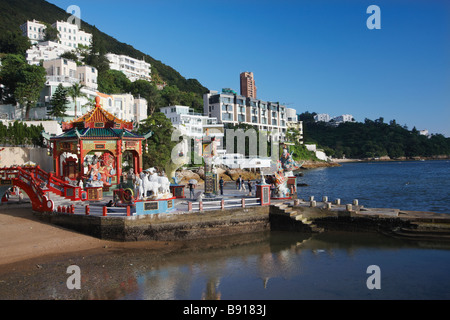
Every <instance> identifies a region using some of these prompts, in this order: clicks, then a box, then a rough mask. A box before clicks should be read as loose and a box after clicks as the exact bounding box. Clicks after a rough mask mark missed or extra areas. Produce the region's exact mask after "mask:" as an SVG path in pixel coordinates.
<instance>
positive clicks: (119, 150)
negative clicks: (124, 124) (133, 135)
mask: <svg viewBox="0 0 450 320" xmlns="http://www.w3.org/2000/svg"><path fill="white" fill-rule="evenodd" d="M116 151H117V152H116V174H117V178H116V179H117V184H119V183H120V177H121V176H122V140H117V146H116Z"/></svg>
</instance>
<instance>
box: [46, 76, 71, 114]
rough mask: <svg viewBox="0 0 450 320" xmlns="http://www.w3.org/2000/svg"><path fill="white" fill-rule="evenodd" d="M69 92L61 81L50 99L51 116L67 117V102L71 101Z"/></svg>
mask: <svg viewBox="0 0 450 320" xmlns="http://www.w3.org/2000/svg"><path fill="white" fill-rule="evenodd" d="M68 94H69V90H68V89H66V88H64V87H63V85H62V84H61V83H60V84H59V85H58V87H57V88H56V90H55V93H54V94H53V96H52V99H51V100H50V105H51V107H50V110H49V112H48V115H49V116H53V117H56V118H63V117H66V116H67V115H66V110H67V104H68V103H69V99H68V98H67V96H68Z"/></svg>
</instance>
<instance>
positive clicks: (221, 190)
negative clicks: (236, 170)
mask: <svg viewBox="0 0 450 320" xmlns="http://www.w3.org/2000/svg"><path fill="white" fill-rule="evenodd" d="M223 184H224V181H223V178H222V177H220V180H219V188H220V195H223Z"/></svg>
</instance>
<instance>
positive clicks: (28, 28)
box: [20, 20, 47, 44]
mask: <svg viewBox="0 0 450 320" xmlns="http://www.w3.org/2000/svg"><path fill="white" fill-rule="evenodd" d="M46 28H47V27H46V26H45V24H43V23H42V22H40V21H37V20H33V21H27V22H25V23H24V24H22V25H21V26H20V29H21V30H22V35H24V36H25V37H28V39H30V42H31V44H36V43H38V42H40V41H44V38H45V29H46Z"/></svg>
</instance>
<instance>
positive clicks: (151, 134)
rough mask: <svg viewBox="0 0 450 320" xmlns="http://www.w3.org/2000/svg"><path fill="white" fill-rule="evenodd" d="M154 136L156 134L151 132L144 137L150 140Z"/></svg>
mask: <svg viewBox="0 0 450 320" xmlns="http://www.w3.org/2000/svg"><path fill="white" fill-rule="evenodd" d="M153 134H154V132H153V131H150V132H148V133H146V134H145V135H144V139H145V140H147V139H148V138H151V136H153Z"/></svg>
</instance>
